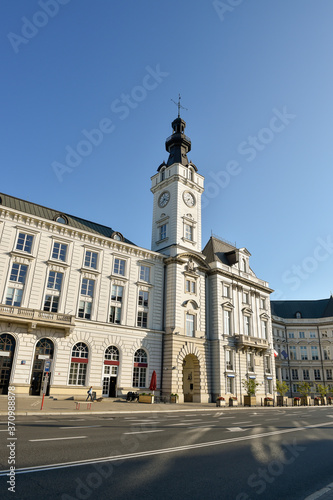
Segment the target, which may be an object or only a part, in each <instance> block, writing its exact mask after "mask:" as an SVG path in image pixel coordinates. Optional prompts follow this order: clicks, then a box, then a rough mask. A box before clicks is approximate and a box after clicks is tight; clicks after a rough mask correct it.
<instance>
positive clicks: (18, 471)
mask: <svg viewBox="0 0 333 500" xmlns="http://www.w3.org/2000/svg"><path fill="white" fill-rule="evenodd" d="M327 425H332V421H331V420H330V421H329V422H323V423H322V424H313V425H309V426H307V427H296V428H293V429H283V430H279V431H271V432H263V433H260V434H251V435H246V436H237V437H234V438H228V439H221V440H219V441H207V442H205V443H196V444H192V445H185V446H177V447H174V448H162V449H157V450H149V451H142V452H137V453H129V454H127V455H113V456H112V455H111V456H107V457H101V458H96V459H86V460H78V461H74V462H62V463H58V464H49V465H42V466H40V465H39V466H33V467H25V468H22V469H16V470H15V474H30V473H33V472H43V471H48V470H55V469H65V468H68V467H78V466H82V465H92V464H97V463H103V462H118V461H119V460H131V459H133V458H134V459H137V458H142V457H150V456H153V455H164V454H166V453H177V452H183V451H188V450H195V449H199V448H208V447H211V446H221V445H224V444H229V443H237V442H239V441H250V440H253V439H261V438H266V437H270V436H276V435H279V434H289V433H292V432H299V431H305V430H308V429H318V428H320V427H325V426H327ZM78 437H86V436H76V439H77V438H78ZM9 472H10V471H9V470H4V471H2V472H0V477H3V476H7V475H8V473H9Z"/></svg>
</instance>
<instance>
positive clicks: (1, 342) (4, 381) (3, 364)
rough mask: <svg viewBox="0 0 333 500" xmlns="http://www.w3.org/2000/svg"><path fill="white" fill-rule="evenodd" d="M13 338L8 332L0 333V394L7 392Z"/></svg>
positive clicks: (13, 344)
mask: <svg viewBox="0 0 333 500" xmlns="http://www.w3.org/2000/svg"><path fill="white" fill-rule="evenodd" d="M15 345H16V342H15V339H14V337H13V336H12V335H9V333H3V334H1V335H0V394H8V386H9V383H10V375H11V372H12V365H13V358H14V352H15Z"/></svg>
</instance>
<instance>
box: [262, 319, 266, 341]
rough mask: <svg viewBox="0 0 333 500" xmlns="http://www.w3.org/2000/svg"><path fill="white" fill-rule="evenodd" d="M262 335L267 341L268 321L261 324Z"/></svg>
mask: <svg viewBox="0 0 333 500" xmlns="http://www.w3.org/2000/svg"><path fill="white" fill-rule="evenodd" d="M261 335H262V338H263V339H266V340H267V321H262V322H261Z"/></svg>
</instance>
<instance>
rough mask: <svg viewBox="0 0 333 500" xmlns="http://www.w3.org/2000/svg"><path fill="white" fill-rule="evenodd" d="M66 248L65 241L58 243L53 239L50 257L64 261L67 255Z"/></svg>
mask: <svg viewBox="0 0 333 500" xmlns="http://www.w3.org/2000/svg"><path fill="white" fill-rule="evenodd" d="M67 248H68V245H66V244H65V243H59V242H58V241H55V242H54V243H53V249H52V259H57V260H61V261H62V262H65V261H66V255H67Z"/></svg>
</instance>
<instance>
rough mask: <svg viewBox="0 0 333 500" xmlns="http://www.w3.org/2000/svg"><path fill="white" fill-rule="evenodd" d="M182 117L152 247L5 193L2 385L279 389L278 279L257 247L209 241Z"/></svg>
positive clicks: (158, 180) (187, 392)
mask: <svg viewBox="0 0 333 500" xmlns="http://www.w3.org/2000/svg"><path fill="white" fill-rule="evenodd" d="M185 126H186V123H185V122H184V120H182V119H181V118H180V116H179V115H178V118H176V119H175V120H174V121H173V122H172V130H173V132H172V135H171V136H170V137H169V138H168V139H167V140H166V143H165V146H166V150H167V151H168V153H169V157H168V161H167V163H162V164H161V165H160V166H159V167H158V169H157V173H156V174H155V175H153V176H152V178H151V191H152V193H153V222H152V244H151V248H152V249H151V250H147V249H144V248H140V247H138V246H136V245H135V244H134V243H132V242H131V241H129V240H128V239H126V237H124V236H123V235H122V234H121V233H120V232H118V231H115V230H113V229H111V228H110V227H105V226H102V225H99V224H97V223H93V222H90V221H87V220H83V219H80V218H79V217H76V216H72V215H69V214H64V213H62V212H61V211H57V210H53V209H49V208H46V207H42V206H39V205H36V204H34V203H30V202H27V201H23V200H19V199H17V198H14V197H12V196H8V195H5V194H2V195H1V200H0V201H1V205H0V206H1V213H0V301H1V305H0V327H1V335H0V363H1V381H0V391H1V392H2V393H5V392H6V391H7V388H8V385H9V384H11V385H15V387H16V392H17V393H18V394H39V393H40V392H41V390H43V388H44V389H46V390H47V394H51V395H57V396H58V397H59V396H61V397H70V396H73V395H81V396H82V395H84V394H85V393H86V389H87V386H90V385H92V386H93V387H94V390H95V391H96V392H97V394H98V395H100V394H102V395H103V396H105V397H107V396H111V397H112V396H116V395H117V396H121V395H125V394H126V393H127V392H128V391H130V390H133V389H146V390H147V388H148V387H149V383H150V378H151V375H152V372H153V371H154V370H155V371H156V373H157V390H158V391H161V392H162V394H163V395H165V396H169V395H170V394H172V393H173V394H175V393H176V394H178V395H179V400H180V402H182V401H193V402H208V401H214V400H215V398H216V397H217V396H221V395H224V396H226V397H228V396H231V395H232V396H235V397H237V398H239V399H240V400H242V396H243V394H244V388H243V381H244V380H245V379H256V381H257V383H258V396H259V397H264V396H265V395H272V394H273V389H274V377H275V369H274V356H273V340H272V331H271V321H270V302H269V295H270V293H271V292H272V290H270V288H269V287H268V283H267V282H265V281H262V280H260V279H258V278H257V277H256V276H255V274H254V272H253V271H252V270H251V267H250V253H249V252H248V251H247V250H246V249H245V248H240V249H238V248H236V247H234V246H233V245H230V244H229V243H227V242H225V241H223V240H221V239H220V238H217V237H213V236H212V237H211V238H210V240H209V241H208V243H207V244H206V246H205V247H204V249H202V247H201V195H202V193H203V190H204V178H203V176H202V175H201V174H200V173H199V172H198V169H197V167H196V166H195V165H194V164H193V163H191V162H189V161H188V158H187V153H188V152H189V151H190V149H191V141H190V139H189V138H188V137H187V136H186V135H185Z"/></svg>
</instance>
